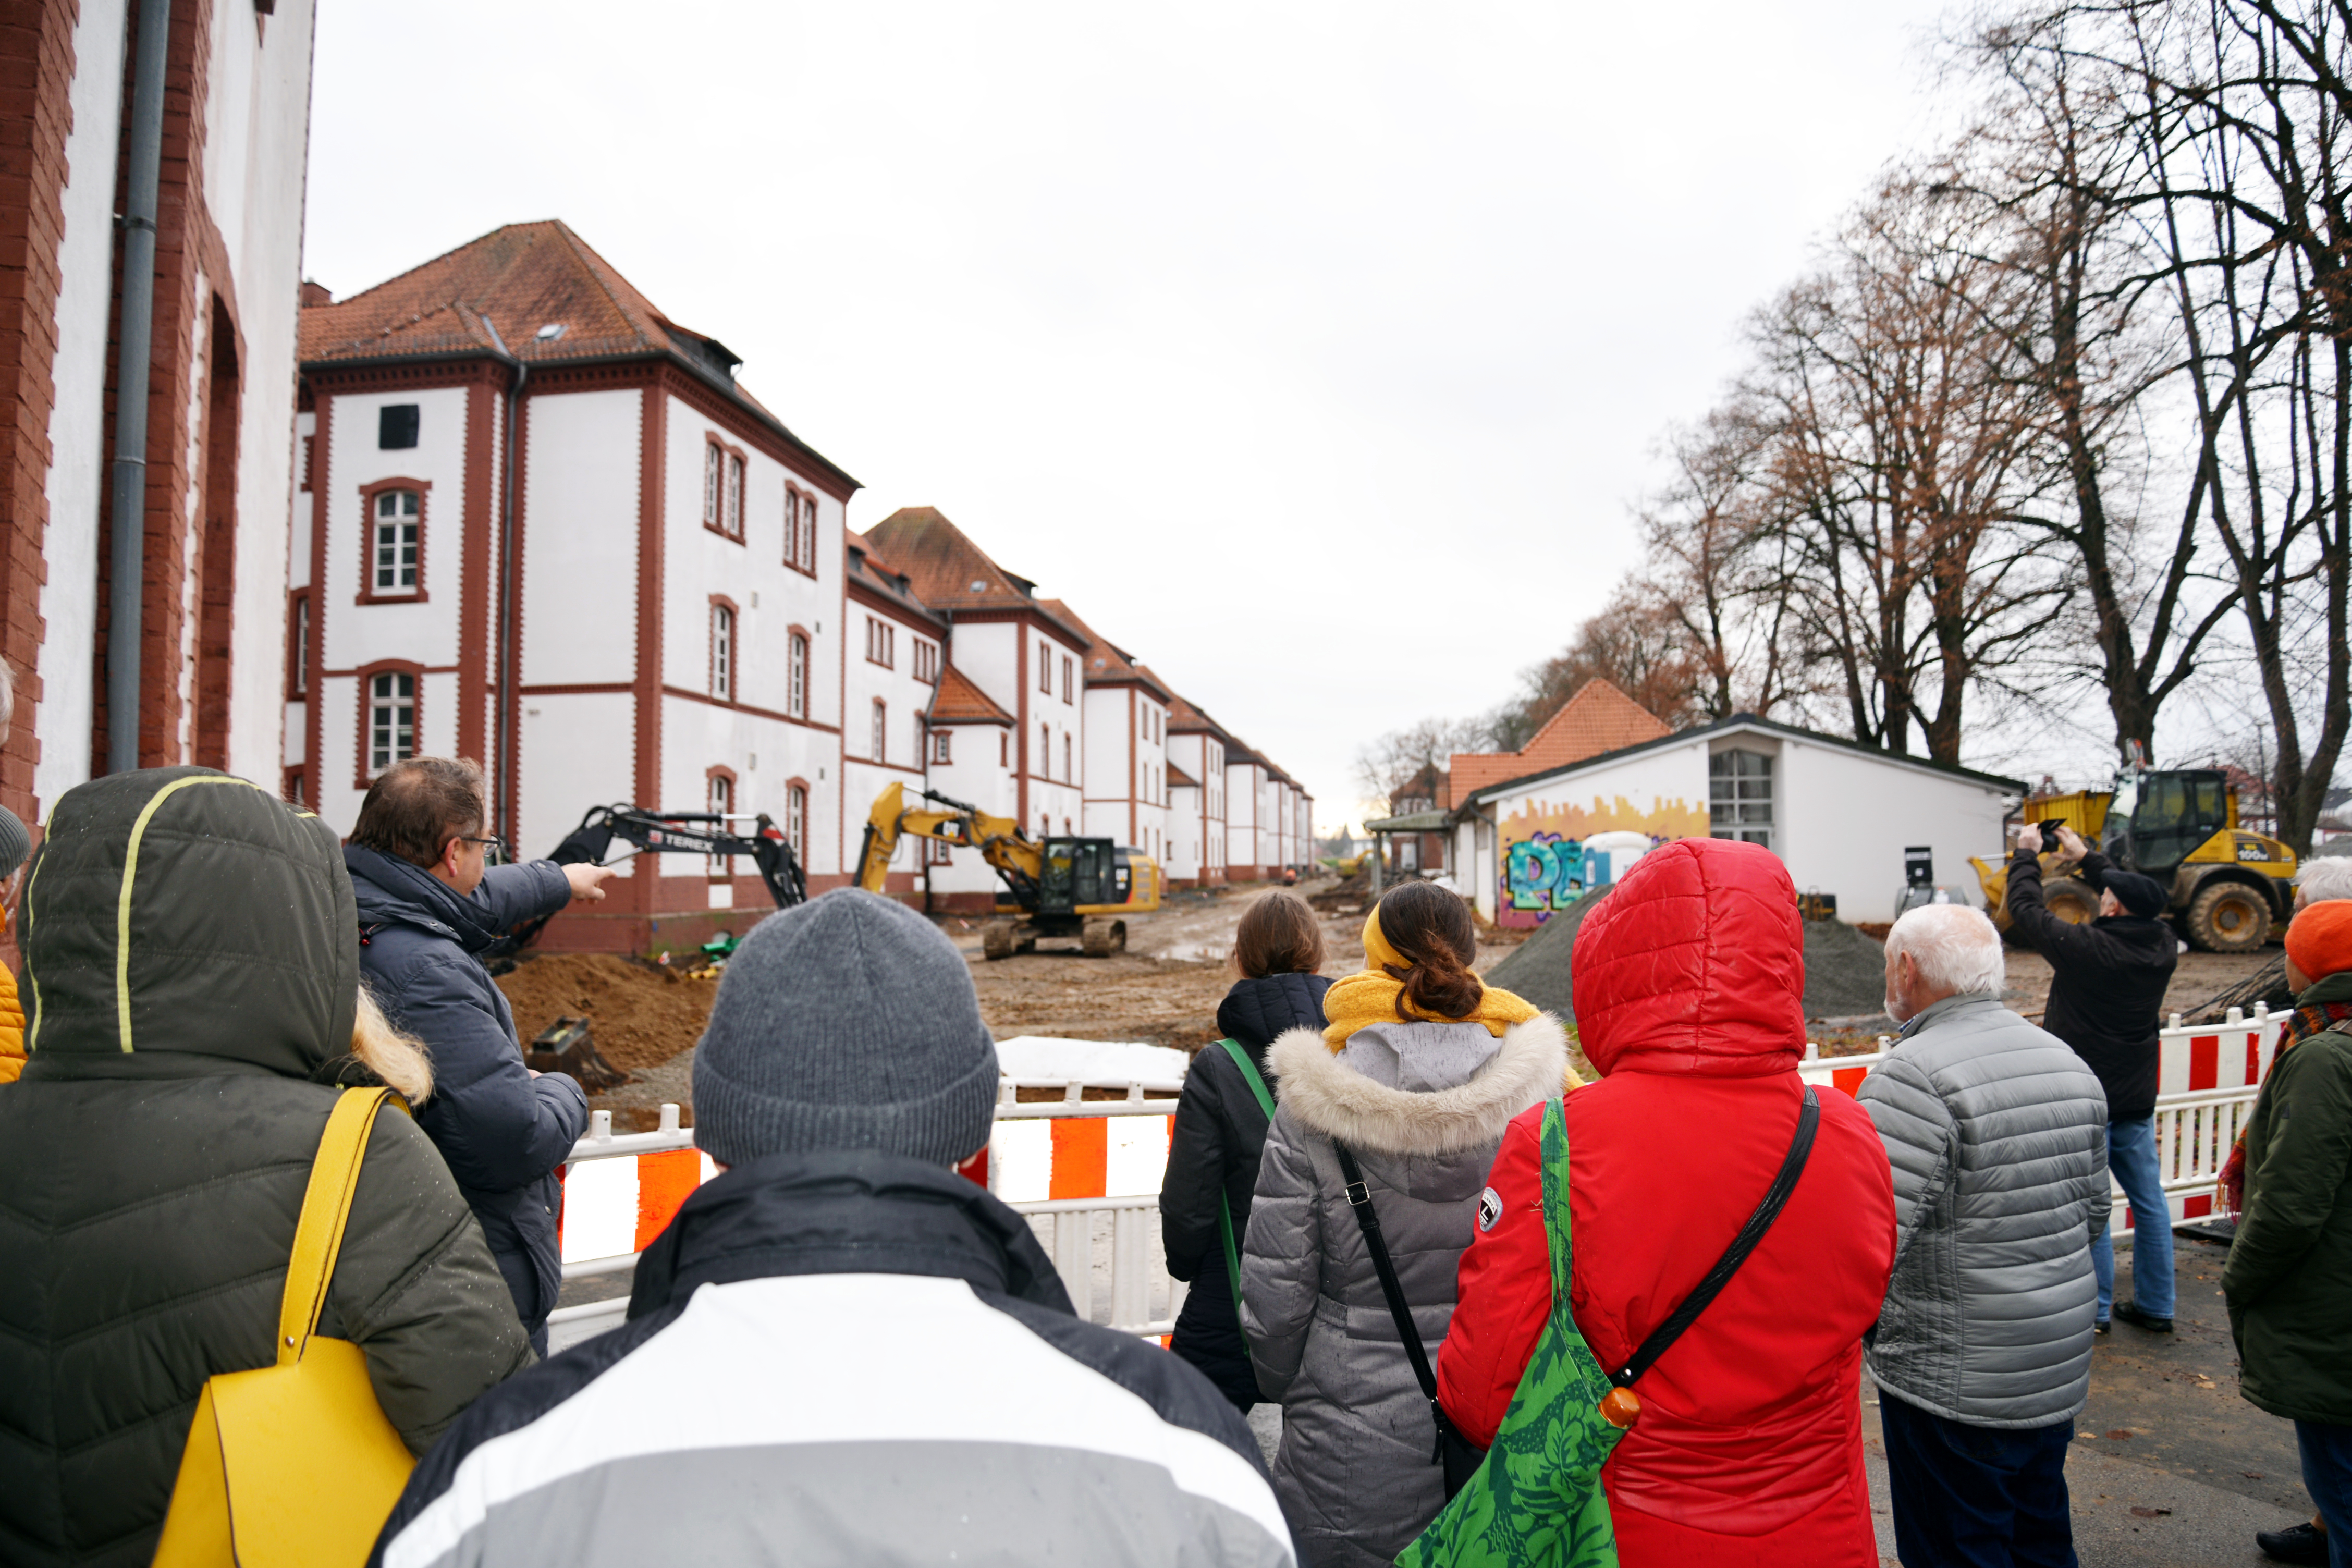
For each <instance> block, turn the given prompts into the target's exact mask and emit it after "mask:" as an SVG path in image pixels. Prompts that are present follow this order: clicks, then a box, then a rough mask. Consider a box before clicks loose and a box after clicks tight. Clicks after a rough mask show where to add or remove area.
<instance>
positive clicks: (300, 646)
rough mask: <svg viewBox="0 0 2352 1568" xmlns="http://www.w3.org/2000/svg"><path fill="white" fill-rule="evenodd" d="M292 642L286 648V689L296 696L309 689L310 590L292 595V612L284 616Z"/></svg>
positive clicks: (306, 692)
mask: <svg viewBox="0 0 2352 1568" xmlns="http://www.w3.org/2000/svg"><path fill="white" fill-rule="evenodd" d="M286 620H287V625H288V627H289V632H290V635H291V637H292V639H293V642H292V646H291V647H288V648H287V650H286V689H287V690H288V691H289V692H291V693H292V694H293V695H295V696H297V697H301V696H304V695H307V694H308V693H309V691H310V589H308V588H302V589H299V590H297V591H296V593H295V595H294V613H293V614H292V615H290V616H287V617H286Z"/></svg>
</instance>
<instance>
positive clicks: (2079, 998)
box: [2006, 824, 2180, 1334]
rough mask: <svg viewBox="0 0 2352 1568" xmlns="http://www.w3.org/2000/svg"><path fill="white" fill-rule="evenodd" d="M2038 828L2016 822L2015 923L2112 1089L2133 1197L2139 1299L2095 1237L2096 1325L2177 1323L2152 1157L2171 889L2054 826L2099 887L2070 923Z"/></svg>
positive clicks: (2173, 954) (2054, 1018)
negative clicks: (2123, 1296)
mask: <svg viewBox="0 0 2352 1568" xmlns="http://www.w3.org/2000/svg"><path fill="white" fill-rule="evenodd" d="M2058 846H2059V855H2060V858H2062V859H2063V860H2064V861H2066V862H2068V863H2070V864H2074V865H2075V866H2076V867H2077V869H2076V872H2075V874H2076V875H2077V876H2079V877H2081V878H2082V879H2083V880H2084V882H2086V883H2088V884H2089V885H2090V886H2091V887H2092V888H2094V889H2096V890H2097V891H2098V895H2099V914H2098V918H2097V919H2096V920H2093V921H2087V922H2085V923H2084V924H2082V925H2074V924H2072V923H2070V922H2068V921H2063V920H2060V919H2059V918H2058V917H2057V916H2056V915H2054V914H2052V913H2051V912H2050V906H2049V905H2048V904H2047V903H2046V902H2044V901H2043V899H2042V861H2041V859H2040V857H2041V854H2042V830H2041V828H2040V827H2039V826H2033V825H2031V824H2029V825H2028V826H2025V827H2023V828H2021V829H2020V830H2019V832H2018V835H2017V848H2016V850H2015V852H2014V853H2012V854H2011V857H2010V862H2009V890H2008V894H2007V899H2006V901H2007V903H2008V906H2009V921H2010V926H2009V929H2010V931H2011V934H2012V935H2015V936H2017V937H2018V938H2019V939H2021V941H2023V942H2025V943H2026V945H2028V946H2029V947H2032V949H2033V950H2034V951H2035V952H2039V953H2040V954H2042V957H2043V958H2046V959H2048V960H2049V961H2050V1001H2049V1003H2048V1005H2046V1006H2045V1007H2044V1008H2043V1010H2042V1027H2043V1028H2044V1029H2047V1030H2048V1031H2049V1032H2050V1033H2052V1034H2053V1035H2055V1036H2057V1037H2059V1038H2060V1039H2062V1040H2063V1041H2065V1042H2066V1044H2067V1045H2068V1046H2070V1047H2073V1048H2074V1054H2075V1055H2076V1056H2078V1057H2080V1058H2083V1060H2084V1063H2086V1064H2087V1065H2088V1066H2089V1067H2090V1069H2091V1070H2092V1071H2093V1072H2094V1073H2096V1074H2097V1075H2098V1079H2099V1082H2100V1084H2101V1085H2102V1086H2103V1087H2104V1088H2105V1089H2106V1091H2107V1164H2108V1167H2109V1168H2110V1169H2111V1170H2112V1171H2114V1173H2115V1177H2116V1183H2117V1184H2119V1185H2121V1186H2122V1188H2123V1190H2124V1195H2125V1196H2126V1198H2128V1199H2130V1200H2131V1212H2132V1247H2133V1254H2132V1282H2133V1283H2132V1300H2128V1301H2117V1300H2116V1299H2115V1294H2116V1247H2115V1241H2114V1239H2113V1237H2111V1236H2110V1235H2108V1234H2107V1233H2106V1232H2101V1233H2100V1236H2099V1237H2098V1239H2097V1240H2096V1241H2095V1243H2093V1244H2092V1247H2091V1261H2092V1263H2093V1265H2094V1266H2095V1268H2097V1270H2098V1276H2099V1306H2098V1331H2099V1332H2100V1333H2103V1334H2104V1333H2105V1332H2106V1331H2107V1325H2108V1320H2109V1318H2110V1317H2111V1316H2112V1317H2116V1318H2120V1319H2122V1320H2123V1321H2125V1322H2126V1323H2130V1324H2132V1325H2133V1326H2134V1327H2136V1328H2141V1329H2145V1330H2147V1331H2148V1332H2150V1333H2156V1334H2168V1333H2170V1332H2171V1331H2172V1302H2173V1298H2172V1211H2171V1210H2170V1208H2168V1206H2167V1205H2166V1204H2165V1200H2164V1177H2163V1173H2162V1172H2161V1170H2159V1168H2158V1163H2157V1155H2156V1081H2157V1033H2156V1031H2157V1025H2158V1022H2159V1021H2160V1020H2161V1018H2162V1015H2163V1007H2164V993H2165V988H2166V987H2167V986H2168V985H2170V984H2172V969H2173V965H2174V964H2176V963H2179V960H2180V941H2179V938H2178V937H2176V936H2175V935H2173V931H2172V928H2171V927H2170V926H2169V925H2168V924H2166V923H2165V921H2164V908H2165V902H2166V900H2165V889H2164V886H2163V884H2162V883H2160V882H2158V881H2157V880H2156V879H2155V878H2153V877H2143V876H2141V875H2140V874H2139V873H2138V872H2137V871H2124V870H2118V869H2117V868H2115V867H2114V866H2112V865H2110V864H2109V863H2108V861H2107V858H2106V857H2105V856H2104V855H2101V854H2100V853H2099V852H2098V851H2097V850H2095V849H2093V848H2092V847H2090V846H2089V845H2087V844H2084V842H2083V840H2082V839H2081V838H2079V837H2076V836H2075V833H2074V829H2073V828H2071V827H2061V828H2059V829H2058Z"/></svg>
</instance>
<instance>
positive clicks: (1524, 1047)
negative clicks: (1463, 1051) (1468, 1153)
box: [1265, 1013, 1568, 1154]
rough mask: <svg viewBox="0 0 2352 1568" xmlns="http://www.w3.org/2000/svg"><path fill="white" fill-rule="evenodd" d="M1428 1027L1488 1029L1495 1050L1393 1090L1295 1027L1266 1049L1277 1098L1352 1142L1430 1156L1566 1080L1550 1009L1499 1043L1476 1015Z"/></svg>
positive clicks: (1465, 1142)
mask: <svg viewBox="0 0 2352 1568" xmlns="http://www.w3.org/2000/svg"><path fill="white" fill-rule="evenodd" d="M1431 1027H1436V1028H1446V1029H1466V1030H1471V1031H1474V1032H1475V1033H1476V1034H1479V1035H1482V1036H1486V1039H1487V1040H1488V1041H1489V1042H1492V1043H1493V1049H1494V1054H1493V1055H1492V1056H1491V1057H1489V1058H1486V1061H1485V1062H1484V1064H1483V1065H1481V1066H1479V1067H1477V1068H1476V1069H1475V1071H1473V1072H1472V1073H1471V1075H1470V1076H1469V1077H1468V1078H1467V1079H1464V1080H1463V1081H1461V1082H1458V1083H1455V1084H1454V1085H1453V1086H1452V1087H1450V1088H1446V1089H1396V1088H1391V1087H1390V1086H1389V1085H1387V1084H1384V1083H1381V1082H1379V1081H1378V1080H1377V1079H1371V1078H1368V1077H1366V1076H1365V1075H1364V1074H1362V1073H1360V1072H1359V1071H1357V1070H1356V1068H1355V1067H1354V1066H1353V1065H1352V1064H1350V1062H1349V1059H1348V1058H1347V1057H1346V1056H1345V1055H1334V1054H1333V1053H1332V1050H1331V1047H1329V1046H1328V1045H1327V1044H1326V1043H1325V1042H1324V1039H1323V1036H1322V1033H1321V1031H1319V1030H1317V1029H1312V1028H1297V1029H1292V1030H1289V1031H1287V1032H1286V1033H1285V1034H1284V1035H1282V1036H1281V1037H1279V1038H1277V1039H1276V1041H1275V1042H1274V1046H1273V1047H1272V1048H1271V1049H1269V1050H1268V1051H1267V1052H1266V1055H1265V1059H1266V1065H1267V1066H1268V1067H1270V1068H1273V1069H1274V1071H1275V1074H1276V1080H1277V1081H1276V1086H1275V1096H1276V1100H1278V1101H1279V1102H1280V1104H1281V1107H1282V1109H1283V1110H1287V1111H1289V1112H1290V1114H1291V1116H1292V1117H1293V1118H1294V1119H1296V1120H1297V1121H1298V1122H1299V1124H1300V1125H1302V1126H1304V1127H1306V1128H1307V1129H1308V1130H1309V1131H1315V1132H1320V1133H1322V1134H1323V1135H1324V1136H1326V1137H1328V1138H1336V1139H1338V1140H1339V1141H1340V1142H1343V1143H1346V1144H1347V1145H1348V1146H1349V1148H1352V1149H1358V1150H1370V1151H1371V1152H1374V1153H1381V1154H1454V1153H1459V1152H1461V1151H1463V1150H1465V1149H1475V1148H1476V1147H1477V1146H1478V1145H1480V1144H1482V1143H1492V1142H1495V1141H1496V1139H1499V1138H1500V1137H1502V1135H1503V1130H1504V1129H1505V1128H1507V1127H1508V1126H1509V1125H1510V1123H1511V1118H1513V1117H1514V1116H1517V1114H1518V1113H1519V1112H1520V1111H1522V1110H1527V1109H1528V1107H1529V1106H1531V1105H1539V1104H1541V1103H1542V1102H1543V1101H1545V1100H1549V1099H1550V1098H1551V1097H1552V1096H1553V1095H1556V1094H1559V1093H1560V1092H1561V1091H1562V1089H1563V1088H1564V1083H1565V1079H1566V1076H1567V1072H1568V1037H1567V1035H1566V1034H1565V1033H1563V1032H1562V1031H1561V1029H1560V1026H1559V1023H1558V1022H1557V1021H1555V1020H1554V1019H1553V1018H1552V1017H1551V1016H1550V1015H1549V1014H1544V1013H1538V1015H1536V1016H1534V1017H1532V1018H1529V1019H1528V1020H1527V1022H1525V1023H1522V1024H1513V1025H1512V1026H1510V1027H1508V1028H1507V1029H1505V1030H1504V1031H1503V1037H1502V1039H1501V1040H1500V1041H1499V1042H1496V1041H1495V1040H1494V1037H1493V1036H1491V1035H1487V1033H1486V1026H1484V1025H1480V1024H1454V1025H1437V1026H1431ZM1406 1048H1407V1049H1408V1050H1410V1049H1411V1048H1412V1047H1411V1045H1410V1044H1407V1047H1406ZM1445 1076H1451V1075H1445Z"/></svg>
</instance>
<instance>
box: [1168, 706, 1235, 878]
mask: <svg viewBox="0 0 2352 1568" xmlns="http://www.w3.org/2000/svg"><path fill="white" fill-rule="evenodd" d="M1232 743H1233V737H1231V736H1230V735H1228V734H1226V733H1225V731H1224V730H1223V728H1222V727H1220V726H1219V725H1218V723H1217V722H1216V721H1215V720H1213V719H1211V718H1210V717H1209V716H1208V715H1206V714H1205V713H1202V711H1201V710H1199V709H1197V708H1195V707H1193V706H1192V704H1191V703H1189V702H1187V701H1185V700H1183V699H1182V698H1181V697H1179V698H1177V699H1176V700H1175V701H1174V703H1173V704H1172V705H1171V707H1170V709H1169V715H1168V767H1169V780H1170V790H1169V796H1168V823H1169V829H1168V836H1169V850H1168V876H1169V879H1170V880H1171V881H1173V882H1175V883H1176V884H1178V885H1179V886H1191V887H1211V888H1213V887H1219V886H1222V885H1223V883H1224V881H1225V854H1226V848H1227V844H1228V839H1227V837H1226V832H1225V748H1226V747H1227V746H1228V745H1231V744H1232Z"/></svg>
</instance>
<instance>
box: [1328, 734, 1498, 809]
mask: <svg viewBox="0 0 2352 1568" xmlns="http://www.w3.org/2000/svg"><path fill="white" fill-rule="evenodd" d="M1486 741H1487V730H1486V725H1485V723H1484V722H1482V721H1478V720H1475V719H1423V721H1421V722H1419V723H1418V724H1410V725H1407V726H1406V727H1405V728H1403V729H1402V730H1391V731H1389V732H1388V733H1387V734H1385V735H1382V736H1381V737H1380V738H1379V739H1377V740H1375V741H1372V742H1370V743H1369V744H1367V745H1365V746H1364V747H1362V748H1361V749H1360V750H1359V751H1358V752H1356V780H1357V782H1358V783H1359V784H1362V785H1363V787H1364V798H1365V799H1367V800H1372V801H1378V802H1380V804H1381V810H1382V811H1384V812H1387V813H1388V814H1389V815H1391V816H1393V815H1395V813H1394V810H1393V809H1392V808H1393V806H1394V805H1395V802H1396V801H1397V799H1398V798H1399V797H1400V796H1401V795H1402V792H1403V791H1404V790H1405V789H1406V788H1407V787H1408V786H1409V785H1411V784H1413V783H1414V781H1416V780H1418V779H1420V778H1422V777H1423V775H1424V774H1432V775H1434V774H1442V773H1444V772H1445V771H1446V770H1447V769H1448V768H1449V767H1450V766H1452V764H1453V760H1454V752H1475V751H1477V750H1479V749H1480V748H1481V747H1483V746H1484V745H1485V744H1486Z"/></svg>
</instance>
